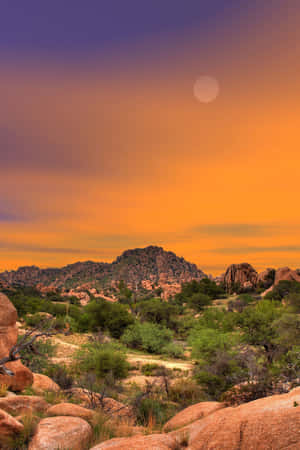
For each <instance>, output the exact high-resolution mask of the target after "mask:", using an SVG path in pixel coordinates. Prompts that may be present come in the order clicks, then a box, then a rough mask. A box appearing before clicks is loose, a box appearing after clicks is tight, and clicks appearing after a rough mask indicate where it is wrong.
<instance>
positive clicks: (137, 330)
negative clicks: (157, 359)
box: [121, 322, 173, 354]
mask: <svg viewBox="0 0 300 450" xmlns="http://www.w3.org/2000/svg"><path fill="white" fill-rule="evenodd" d="M172 337H173V333H172V331H171V330H168V329H167V328H165V327H161V326H159V325H156V324H154V323H149V322H144V323H135V324H134V325H131V326H130V327H128V328H127V330H126V331H125V333H124V334H123V336H122V338H121V341H122V342H123V343H124V344H126V345H127V346H128V347H131V348H135V349H139V350H144V351H147V352H149V353H158V354H159V353H161V351H162V348H163V347H164V346H165V345H167V344H169V343H170V341H171V339H172Z"/></svg>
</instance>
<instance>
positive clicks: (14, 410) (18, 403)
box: [0, 395, 49, 415]
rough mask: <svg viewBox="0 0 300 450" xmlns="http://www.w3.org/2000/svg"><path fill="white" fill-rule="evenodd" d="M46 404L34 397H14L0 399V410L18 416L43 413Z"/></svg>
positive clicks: (41, 399) (40, 398)
mask: <svg viewBox="0 0 300 450" xmlns="http://www.w3.org/2000/svg"><path fill="white" fill-rule="evenodd" d="M48 407H49V405H48V403H47V402H46V401H45V400H44V399H43V398H42V397H37V396H35V395H16V396H14V397H3V398H0V408H1V409H3V410H4V411H6V412H7V413H9V414H14V415H19V414H27V413H31V412H45V411H46V410H47V409H48Z"/></svg>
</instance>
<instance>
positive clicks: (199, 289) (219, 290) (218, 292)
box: [175, 278, 226, 306]
mask: <svg viewBox="0 0 300 450" xmlns="http://www.w3.org/2000/svg"><path fill="white" fill-rule="evenodd" d="M195 294H203V295H205V296H207V297H209V298H210V299H217V298H223V297H226V293H225V290H224V287H223V286H219V285H217V284H216V283H215V282H214V281H212V280H210V279H209V278H203V279H202V280H200V281H196V280H192V281H191V282H188V283H183V284H182V286H181V292H179V293H178V294H176V295H175V301H176V303H179V304H182V303H188V302H189V300H190V299H191V298H192V297H193V296H194V295H195ZM198 299H199V302H200V303H201V298H200V297H199V298H198ZM204 299H205V298H204V297H202V301H204ZM193 303H194V304H195V305H197V301H196V297H195V298H194V302H193ZM203 306H205V305H204V304H203Z"/></svg>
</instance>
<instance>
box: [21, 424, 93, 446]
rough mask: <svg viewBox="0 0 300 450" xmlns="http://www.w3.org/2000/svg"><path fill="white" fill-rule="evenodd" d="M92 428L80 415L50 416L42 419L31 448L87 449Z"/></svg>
mask: <svg viewBox="0 0 300 450" xmlns="http://www.w3.org/2000/svg"><path fill="white" fill-rule="evenodd" d="M91 438H92V428H91V426H90V425H89V424H88V423H87V422H86V421H85V420H83V419H80V418H78V417H64V416H62V417H48V418H46V419H43V420H41V421H40V423H39V424H38V426H37V429H36V433H35V435H34V437H33V440H32V441H31V443H30V444H29V450H57V449H68V450H86V448H88V444H89V442H90V440H91Z"/></svg>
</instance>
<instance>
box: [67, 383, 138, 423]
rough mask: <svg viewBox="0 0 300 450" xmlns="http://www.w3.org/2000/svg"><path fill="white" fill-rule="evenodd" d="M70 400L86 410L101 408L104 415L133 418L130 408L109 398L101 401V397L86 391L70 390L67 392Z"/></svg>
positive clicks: (79, 389)
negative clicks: (72, 399) (73, 400)
mask: <svg viewBox="0 0 300 450" xmlns="http://www.w3.org/2000/svg"><path fill="white" fill-rule="evenodd" d="M67 393H68V395H69V396H70V398H74V399H75V400H77V401H79V402H80V403H81V404H82V405H83V406H85V407H87V408H91V407H93V408H101V409H102V410H103V412H104V413H106V414H114V416H115V417H126V418H131V417H133V410H132V408H131V407H130V406H126V405H124V404H123V403H121V402H118V401H117V400H114V399H113V398H110V397H105V398H104V399H102V400H101V395H100V394H98V393H96V392H94V393H93V392H92V393H88V391H87V390H86V389H82V388H72V389H69V390H68V391H67Z"/></svg>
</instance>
